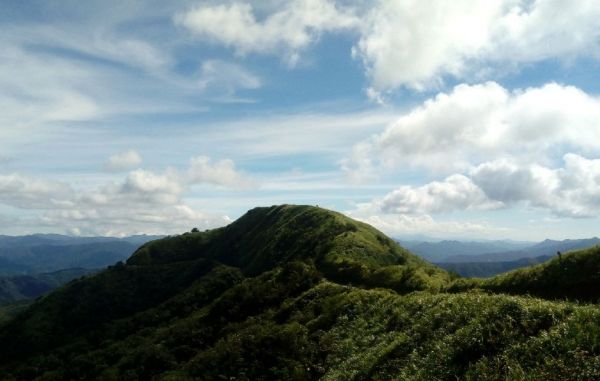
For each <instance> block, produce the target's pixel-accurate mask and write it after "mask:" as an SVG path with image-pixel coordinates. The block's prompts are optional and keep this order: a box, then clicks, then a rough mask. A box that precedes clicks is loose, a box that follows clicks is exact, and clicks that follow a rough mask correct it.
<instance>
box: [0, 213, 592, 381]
mask: <svg viewBox="0 0 600 381" xmlns="http://www.w3.org/2000/svg"><path fill="white" fill-rule="evenodd" d="M452 281H453V280H452V279H451V277H450V276H449V275H448V274H447V273H446V272H444V271H443V270H441V269H439V268H436V267H435V266H432V265H429V264H427V263H425V262H423V261H421V260H419V259H418V258H416V257H414V256H412V255H411V254H410V253H408V252H406V251H405V250H403V249H402V248H400V247H398V246H397V245H396V244H395V243H393V242H392V241H391V240H389V239H388V238H387V237H385V236H384V235H383V234H381V233H380V232H378V231H377V230H375V229H373V228H372V227H370V226H368V225H365V224H362V223H359V222H356V221H353V220H351V219H348V218H347V217H344V216H342V215H340V214H338V213H333V212H330V211H327V210H324V209H320V208H315V207H307V206H290V205H284V206H278V207H271V208H257V209H253V210H251V211H250V212H248V213H247V214H246V215H245V216H243V217H242V218H240V219H239V220H238V221H236V222H235V223H233V224H231V225H229V226H227V227H225V228H222V229H217V230H212V231H207V232H202V233H200V232H198V233H186V234H183V235H180V236H175V237H169V238H165V239H162V240H158V241H155V242H151V243H148V244H146V245H144V246H143V247H142V248H140V249H139V250H138V251H137V252H136V253H135V255H133V256H132V257H131V258H130V259H129V260H128V261H127V263H125V264H118V265H116V266H113V267H111V268H109V269H108V270H106V271H103V272H101V273H99V274H98V275H96V276H92V277H89V278H85V279H82V280H76V281H73V282H71V283H69V284H68V285H67V286H65V287H63V288H61V289H59V290H58V291H55V292H53V293H51V294H49V295H47V296H45V297H43V298H41V299H40V300H38V301H37V302H35V303H34V304H33V305H31V306H30V307H29V308H27V309H26V310H25V311H24V312H22V313H20V314H19V315H18V317H17V318H15V319H13V320H11V321H10V322H8V323H5V325H3V326H0V343H2V345H0V380H46V381H48V380H164V381H166V380H223V379H228V380H312V379H324V380H368V379H375V380H391V379H398V380H456V379H464V380H507V379H508V380H513V379H514V380H520V379H527V380H568V379H578V380H594V379H598V378H599V377H600V309H599V308H598V307H596V306H578V305H574V304H571V303H567V302H552V301H542V300H539V299H533V298H530V297H518V296H505V295H488V294H485V293H482V292H477V291H469V292H465V293H458V294H447V293H440V292H438V291H439V290H443V289H445V288H447V287H449V286H450V285H451V284H452ZM456 284H458V283H455V285H456ZM463 286H464V285H463Z"/></svg>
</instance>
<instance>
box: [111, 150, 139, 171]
mask: <svg viewBox="0 0 600 381" xmlns="http://www.w3.org/2000/svg"><path fill="white" fill-rule="evenodd" d="M140 164H142V156H141V155H140V154H139V153H138V152H137V151H135V150H129V151H125V152H121V153H117V154H114V155H112V156H111V157H109V158H108V160H107V161H106V163H104V170H106V171H109V172H119V171H124V170H128V169H132V168H135V167H138V166H139V165H140Z"/></svg>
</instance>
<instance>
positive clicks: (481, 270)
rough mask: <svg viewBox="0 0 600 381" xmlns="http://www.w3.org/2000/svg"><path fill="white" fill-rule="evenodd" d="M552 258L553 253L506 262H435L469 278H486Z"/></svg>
mask: <svg viewBox="0 0 600 381" xmlns="http://www.w3.org/2000/svg"><path fill="white" fill-rule="evenodd" d="M551 258H552V256H551V255H542V256H539V257H534V258H521V259H517V260H514V261H505V262H437V263H435V264H436V265H438V266H440V267H441V268H443V269H446V270H448V271H453V272H455V273H457V274H459V275H460V276H464V277H467V278H485V277H490V276H494V275H498V274H501V273H504V272H507V271H511V270H515V269H519V268H522V267H527V266H533V265H537V264H539V263H543V262H546V261H547V260H549V259H551Z"/></svg>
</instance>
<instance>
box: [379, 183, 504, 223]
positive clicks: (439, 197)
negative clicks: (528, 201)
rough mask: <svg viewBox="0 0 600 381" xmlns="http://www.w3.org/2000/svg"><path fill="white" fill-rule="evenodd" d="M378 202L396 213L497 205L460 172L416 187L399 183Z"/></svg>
mask: <svg viewBox="0 0 600 381" xmlns="http://www.w3.org/2000/svg"><path fill="white" fill-rule="evenodd" d="M378 204H379V208H380V209H381V211H383V212H384V213H398V214H415V213H418V214H427V213H443V212H451V211H454V210H468V209H490V208H496V207H499V206H501V204H498V203H494V202H491V201H490V200H488V198H487V197H486V194H485V193H484V192H483V190H482V189H481V188H479V187H478V186H477V185H475V184H474V183H473V182H472V181H471V179H469V178H468V177H466V176H464V175H460V174H456V175H452V176H449V177H448V178H446V179H444V181H434V182H431V183H429V184H426V185H423V186H420V187H411V186H402V187H400V188H398V189H396V190H394V191H392V192H391V193H388V194H387V195H386V196H385V197H383V199H381V201H379V202H378Z"/></svg>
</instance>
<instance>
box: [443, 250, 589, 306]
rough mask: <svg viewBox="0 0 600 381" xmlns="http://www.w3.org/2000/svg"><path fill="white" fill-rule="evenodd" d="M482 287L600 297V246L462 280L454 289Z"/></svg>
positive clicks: (556, 296) (585, 298)
mask: <svg viewBox="0 0 600 381" xmlns="http://www.w3.org/2000/svg"><path fill="white" fill-rule="evenodd" d="M469 288H480V289H483V290H488V291H491V292H495V293H507V294H515V295H525V294H528V295H534V296H538V297H542V298H548V299H567V300H573V301H583V302H598V301H599V300H600V246H594V247H591V248H589V249H583V250H577V251H572V252H569V253H564V254H562V255H561V257H560V258H559V257H555V258H553V259H551V260H549V261H546V262H544V263H541V264H539V265H535V266H531V267H526V268H522V269H518V270H514V271H510V272H507V273H504V274H500V275H497V276H495V277H492V278H487V279H469V280H467V279H460V280H457V281H456V282H455V284H454V286H453V287H451V289H452V290H454V291H461V290H465V289H469Z"/></svg>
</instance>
